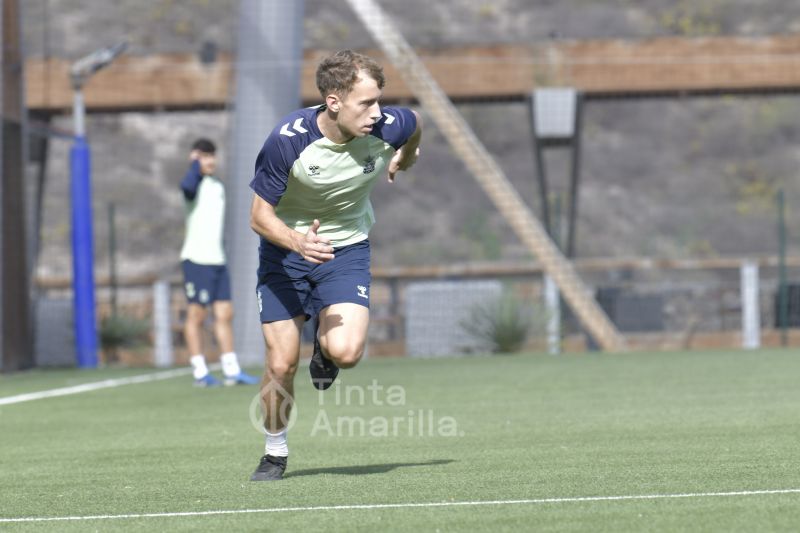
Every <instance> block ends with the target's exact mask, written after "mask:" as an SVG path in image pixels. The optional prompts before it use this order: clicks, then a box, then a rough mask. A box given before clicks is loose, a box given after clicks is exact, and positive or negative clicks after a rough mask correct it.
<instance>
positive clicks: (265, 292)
mask: <svg viewBox="0 0 800 533" xmlns="http://www.w3.org/2000/svg"><path fill="white" fill-rule="evenodd" d="M333 253H334V255H335V257H334V258H333V259H331V260H330V261H328V262H326V263H322V264H320V265H316V264H314V263H310V262H308V261H306V260H305V259H303V257H302V256H300V255H299V254H298V253H296V252H290V251H289V250H284V249H283V248H279V247H278V246H275V245H274V244H271V243H269V242H266V241H264V240H262V241H261V249H260V264H259V267H258V285H257V286H256V296H257V297H258V310H259V313H260V315H261V322H262V323H265V322H275V321H278V320H288V319H290V318H294V317H296V316H300V315H305V317H306V320H308V319H309V318H311V317H312V316H316V315H317V314H318V313H319V312H320V311H321V310H322V309H323V308H325V307H328V306H329V305H333V304H340V303H355V304H359V305H363V306H364V307H369V283H370V279H371V278H370V273H369V261H370V258H369V240H363V241H361V242H357V243H355V244H350V245H348V246H343V247H341V248H335V249H334V252H333Z"/></svg>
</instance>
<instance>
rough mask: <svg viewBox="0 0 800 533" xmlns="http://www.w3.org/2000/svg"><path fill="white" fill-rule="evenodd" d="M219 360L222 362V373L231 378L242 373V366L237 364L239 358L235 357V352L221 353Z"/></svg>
mask: <svg viewBox="0 0 800 533" xmlns="http://www.w3.org/2000/svg"><path fill="white" fill-rule="evenodd" d="M220 361H221V362H222V373H223V374H225V376H227V377H229V378H232V377H234V376H238V375H239V374H241V373H242V368H241V367H240V366H239V360H238V359H236V353H235V352H228V353H224V354H222V356H221V357H220Z"/></svg>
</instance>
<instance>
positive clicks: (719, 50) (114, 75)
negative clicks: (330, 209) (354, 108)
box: [25, 35, 800, 112]
mask: <svg viewBox="0 0 800 533" xmlns="http://www.w3.org/2000/svg"><path fill="white" fill-rule="evenodd" d="M363 52H365V53H368V54H370V55H373V56H374V57H376V58H377V59H378V60H379V61H380V62H381V63H382V64H383V65H384V67H385V70H386V75H387V78H389V79H390V80H391V83H389V84H388V86H387V90H386V94H385V98H386V99H387V100H389V101H397V100H409V99H413V95H412V94H411V91H410V90H409V88H408V87H407V86H406V84H405V83H404V82H403V80H402V77H401V76H400V75H399V73H398V72H397V70H396V69H395V68H394V67H393V66H392V65H391V64H390V62H389V61H387V60H386V58H385V56H384V55H383V53H381V52H380V51H378V50H363ZM328 53H330V50H307V51H306V52H305V54H304V60H303V67H302V68H303V75H302V99H303V101H304V102H305V103H306V104H311V103H316V102H318V101H319V100H320V97H319V94H318V93H317V90H316V85H315V82H314V72H315V70H316V65H317V64H318V62H319V60H320V59H321V58H322V57H324V56H326V55H327V54H328ZM418 53H419V55H420V57H421V59H422V61H423V63H424V64H425V66H426V67H427V69H428V70H429V71H430V72H431V73H432V75H433V77H434V79H435V80H436V82H437V83H438V84H439V85H440V86H441V87H442V89H443V90H444V91H445V92H446V93H447V95H448V96H449V97H450V98H451V99H454V100H472V99H508V98H512V99H513V98H522V97H525V96H527V95H528V94H530V91H532V90H533V89H535V88H537V87H547V86H572V87H575V88H577V89H579V90H581V91H584V92H585V93H586V94H587V95H588V96H593V95H594V96H613V95H641V96H648V95H654V94H681V93H690V94H691V93H713V92H722V93H724V92H769V91H798V90H800V35H786V36H774V37H766V38H758V39H745V38H733V37H714V38H702V39H686V38H678V37H665V38H658V39H649V40H641V41H623V40H596V41H563V42H553V43H550V44H535V45H497V46H463V47H448V48H439V49H421V50H418ZM69 65H70V62H69V61H68V60H66V59H63V58H50V59H48V60H44V59H41V58H31V59H29V60H28V61H27V64H26V67H25V73H26V80H25V83H26V89H27V90H26V98H27V102H28V106H29V108H30V109H32V110H36V111H44V112H64V111H66V110H68V109H69V108H70V106H71V105H72V89H71V88H70V85H69V76H68V72H69ZM234 66H235V64H234V58H233V57H232V56H231V55H230V54H226V53H222V54H220V55H219V56H218V58H217V60H216V61H215V62H214V63H211V64H208V65H204V64H203V63H201V62H200V60H199V59H198V57H197V56H196V55H194V54H160V55H152V56H142V57H138V56H122V57H120V58H118V59H117V60H116V61H115V62H114V63H113V64H112V65H111V66H110V67H109V68H107V69H105V70H102V71H100V72H99V73H98V74H97V75H96V76H94V77H93V78H92V79H91V81H90V82H89V83H88V84H87V86H86V88H85V98H86V104H87V107H88V109H89V110H90V111H120V110H131V109H142V110H155V109H202V108H215V109H219V108H224V107H225V106H227V105H228V104H229V103H230V98H231V95H232V94H233V92H232V80H233V75H232V74H233V68H234Z"/></svg>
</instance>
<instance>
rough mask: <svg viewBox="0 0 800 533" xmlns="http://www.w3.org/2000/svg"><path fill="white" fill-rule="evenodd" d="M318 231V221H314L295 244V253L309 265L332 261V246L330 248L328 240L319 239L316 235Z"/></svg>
mask: <svg viewBox="0 0 800 533" xmlns="http://www.w3.org/2000/svg"><path fill="white" fill-rule="evenodd" d="M317 231H319V220H317V219H314V222H313V223H312V224H311V227H310V228H308V231H307V232H306V234H305V235H304V236H302V238H299V239H298V240H297V241H296V242H297V248H298V249H297V253H299V254H300V255H302V256H303V259H305V260H306V261H308V262H309V263H314V264H315V265H320V264H322V263H325V262H327V261H330V260H331V259H333V257H334V255H333V246H331V245H330V244H331V241H330V239H327V238H325V237H320V236H319V235H317Z"/></svg>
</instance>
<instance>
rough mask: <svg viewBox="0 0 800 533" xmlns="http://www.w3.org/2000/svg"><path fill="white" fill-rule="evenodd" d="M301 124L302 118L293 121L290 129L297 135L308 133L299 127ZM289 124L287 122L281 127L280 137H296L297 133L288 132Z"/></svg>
mask: <svg viewBox="0 0 800 533" xmlns="http://www.w3.org/2000/svg"><path fill="white" fill-rule="evenodd" d="M302 122H303V119H302V117H301V118H298V119H297V120H295V121H294V123H293V124H292V129H293V130H294V131H296V132H297V133H308V130H307V129H305V128H304V127H303V126H301V125H300V124H302ZM289 124H290V123H289V122H287V123H286V124H284V125H283V126H281V135H286V136H287V137H294V136H295V135H297V133H294V132H293V131H291V130H289Z"/></svg>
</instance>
